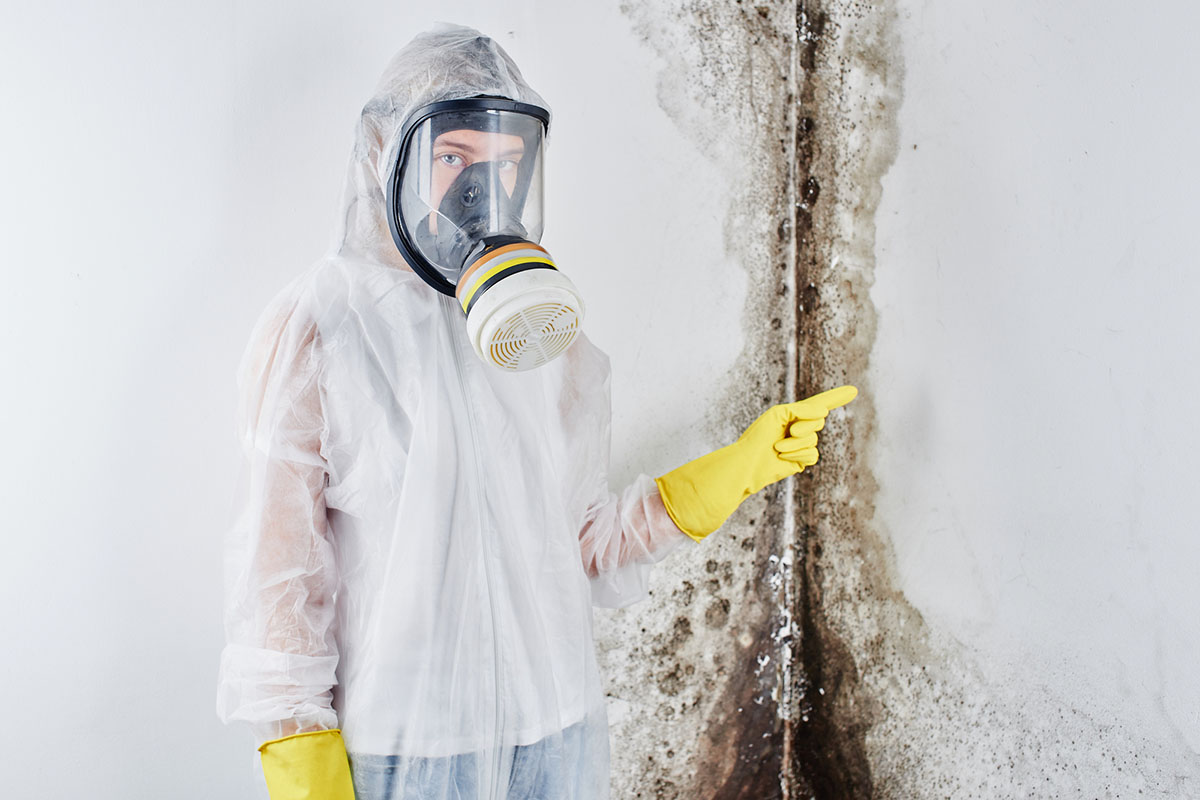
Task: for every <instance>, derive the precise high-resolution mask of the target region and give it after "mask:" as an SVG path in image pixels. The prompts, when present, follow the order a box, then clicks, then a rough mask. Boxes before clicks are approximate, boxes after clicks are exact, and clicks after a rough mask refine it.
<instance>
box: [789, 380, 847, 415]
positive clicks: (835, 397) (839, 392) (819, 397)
mask: <svg viewBox="0 0 1200 800" xmlns="http://www.w3.org/2000/svg"><path fill="white" fill-rule="evenodd" d="M856 397H858V389H856V388H855V387H853V386H849V385H847V386H839V387H838V388H836V389H830V390H829V391H827V392H821V393H820V394H814V395H813V396H812V397H808V398H805V399H804V400H803V401H802V402H805V403H820V404H821V405H823V406H824V407H825V408H827V409H829V410H830V411H832V410H833V409H835V408H840V407H842V406H844V405H846V404H847V403H849V402H850V401H851V400H853V399H854V398H856Z"/></svg>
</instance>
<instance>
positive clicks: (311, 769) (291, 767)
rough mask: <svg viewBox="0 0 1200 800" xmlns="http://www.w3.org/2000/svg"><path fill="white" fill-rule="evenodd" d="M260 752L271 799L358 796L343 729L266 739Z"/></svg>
mask: <svg viewBox="0 0 1200 800" xmlns="http://www.w3.org/2000/svg"><path fill="white" fill-rule="evenodd" d="M258 752H259V753H261V754H262V765H263V776H264V777H266V779H267V789H268V791H270V793H271V800H354V782H353V781H352V780H351V779H350V761H349V759H348V758H346V745H345V743H343V742H342V732H341V731H340V730H332V731H312V732H311V733H297V734H295V735H294V736H285V737H284V738H282V739H275V740H273V741H270V742H266V743H264V744H263V745H262V746H261V747H259V748H258Z"/></svg>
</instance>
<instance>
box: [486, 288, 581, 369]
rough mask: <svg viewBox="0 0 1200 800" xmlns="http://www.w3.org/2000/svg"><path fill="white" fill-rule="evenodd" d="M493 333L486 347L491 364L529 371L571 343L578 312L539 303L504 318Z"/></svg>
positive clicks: (576, 324)
mask: <svg viewBox="0 0 1200 800" xmlns="http://www.w3.org/2000/svg"><path fill="white" fill-rule="evenodd" d="M495 330H496V332H495V334H494V335H493V336H492V337H491V340H490V341H488V342H487V344H486V350H487V352H488V354H489V355H490V356H491V358H492V361H493V362H494V363H495V364H496V365H497V366H499V367H503V368H504V369H510V370H525V369H533V368H534V367H540V366H541V365H542V364H545V363H546V362H548V361H552V360H553V359H554V358H556V357H557V356H558V355H559V354H560V353H562V351H563V350H566V349H567V348H568V347H569V346H570V345H571V342H573V341H575V337H576V336H577V335H578V334H579V311H578V310H577V309H575V308H573V307H572V306H570V305H567V304H566V303H540V304H538V305H535V306H530V307H528V308H525V309H522V310H521V311H518V312H517V313H515V314H513V315H512V316H510V317H508V318H507V319H505V320H504V321H503V322H501V323H500V324H499V325H498V326H497V327H496V329H495Z"/></svg>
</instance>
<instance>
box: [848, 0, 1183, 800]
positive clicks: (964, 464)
mask: <svg viewBox="0 0 1200 800" xmlns="http://www.w3.org/2000/svg"><path fill="white" fill-rule="evenodd" d="M1171 5H1172V7H1171V8H1170V10H1169V11H1167V10H1163V9H1159V10H1157V11H1156V12H1154V13H1147V14H1142V13H1138V12H1135V11H1134V10H1132V9H1131V8H1130V7H1129V6H1128V5H1124V4H1119V3H1115V2H1109V0H1102V2H1086V3H1085V2H1077V1H1076V2H1061V3H1037V2H1024V3H1015V4H996V3H985V4H980V3H950V2H939V3H917V2H910V1H909V0H903V1H902V2H900V3H899V7H900V10H901V34H902V38H903V40H904V53H903V59H904V64H905V70H906V80H905V98H904V104H903V106H902V108H901V110H900V135H901V144H900V152H899V156H898V158H897V160H896V162H895V165H894V166H893V168H892V170H891V172H890V173H889V174H888V175H887V177H886V178H885V180H884V193H883V204H882V206H881V208H880V210H879V213H878V215H877V218H876V219H877V223H878V240H877V248H876V254H877V259H878V260H877V264H876V271H875V275H876V279H877V283H876V284H875V287H874V290H873V293H872V298H873V300H874V302H875V303H876V305H877V307H878V310H879V329H878V339H877V341H876V344H875V349H874V352H873V354H872V372H871V391H872V393H873V396H874V401H875V403H876V407H877V411H878V431H879V434H878V439H877V442H876V448H875V451H874V459H873V468H874V471H875V474H876V477H877V479H878V481H879V483H880V487H881V495H880V497H879V503H878V506H877V516H876V520H877V522H878V523H879V525H880V526H881V528H882V529H883V530H884V531H885V532H886V533H887V535H888V536H889V537H890V539H891V542H892V545H893V548H894V550H895V554H896V559H897V566H898V571H899V575H900V581H901V587H902V589H903V590H904V592H905V594H906V595H907V597H908V599H909V600H910V601H911V602H913V603H914V604H915V606H916V607H917V608H918V609H919V610H920V611H921V613H922V614H923V615H924V616H925V618H926V621H927V622H928V623H929V624H930V626H931V628H933V629H934V630H935V631H938V632H941V633H945V634H949V635H950V636H951V637H952V638H953V640H956V641H957V643H958V645H959V646H961V649H962V651H963V652H965V653H967V654H969V655H970V657H971V660H972V661H974V662H975V663H976V664H977V665H978V667H979V668H980V669H981V670H983V673H984V675H985V676H986V679H987V683H988V684H990V685H992V686H1005V687H1008V688H1009V689H1012V690H1014V692H1015V694H1014V696H1015V697H1019V698H1020V697H1023V698H1025V699H1024V700H1023V701H1022V702H1028V703H1029V707H1028V708H1027V709H1026V713H1028V714H1029V715H1031V716H1038V715H1043V714H1045V715H1047V718H1053V716H1054V713H1055V711H1057V709H1058V706H1060V705H1061V706H1062V707H1065V708H1070V709H1075V710H1078V711H1080V712H1082V713H1083V714H1084V715H1086V716H1087V717H1089V718H1090V719H1091V720H1093V721H1095V722H1096V723H1099V724H1100V725H1101V726H1103V727H1106V728H1109V727H1113V726H1115V727H1116V729H1122V728H1124V729H1126V730H1127V731H1128V732H1129V737H1130V739H1131V740H1132V741H1133V742H1137V741H1140V740H1141V739H1142V737H1144V739H1145V742H1144V744H1140V745H1133V746H1134V747H1136V748H1137V749H1141V750H1142V751H1143V752H1145V753H1151V754H1155V755H1156V757H1158V758H1159V759H1160V765H1161V770H1160V773H1161V774H1159V775H1157V776H1155V777H1154V780H1153V781H1151V783H1153V784H1154V785H1156V786H1162V785H1170V784H1171V783H1172V781H1173V778H1172V772H1174V775H1175V776H1176V779H1182V778H1189V779H1190V780H1194V779H1195V778H1196V777H1197V776H1198V775H1200V760H1198V759H1197V752H1198V751H1200V680H1198V679H1197V676H1196V665H1197V663H1200V617H1198V616H1197V613H1196V609H1197V607H1198V604H1200V583H1198V582H1197V580H1196V566H1197V564H1198V563H1200V537H1197V535H1196V533H1197V525H1196V522H1195V518H1194V516H1195V515H1194V514H1193V513H1192V506H1193V504H1194V501H1195V495H1196V487H1197V485H1198V483H1200V468H1198V467H1197V462H1196V459H1195V453H1196V451H1197V449H1198V448H1200V428H1198V427H1197V425H1196V424H1195V419H1194V418H1195V408H1196V396H1197V393H1198V392H1200V372H1198V370H1197V366H1196V363H1197V356H1198V354H1200V353H1198V347H1197V345H1198V344H1200V337H1198V335H1197V328H1196V304H1197V300H1198V299H1200V270H1197V256H1196V254H1195V242H1194V240H1195V230H1196V219H1197V218H1198V217H1200V199H1197V193H1196V186H1197V181H1198V179H1200V152H1198V151H1197V149H1196V147H1195V146H1194V142H1195V140H1196V129H1197V125H1198V124H1200V111H1197V108H1196V104H1195V102H1194V100H1193V98H1194V97H1195V96H1196V94H1197V91H1198V90H1200V62H1197V60H1196V59H1195V58H1194V55H1193V39H1194V31H1195V29H1196V25H1197V22H1200V12H1197V10H1196V8H1195V7H1194V6H1193V5H1190V4H1184V3H1173V4H1171ZM1068 727H1069V726H1068ZM1069 733H1071V731H1070V730H1064V735H1066V734H1069ZM1013 734H1014V735H1015V736H1019V735H1020V734H1019V732H1018V731H1014V732H1013ZM1084 747H1086V744H1085V743H1083V742H1080V743H1079V745H1078V747H1074V748H1073V747H1065V750H1066V751H1067V752H1071V751H1076V752H1078V751H1082V749H1083V748H1084ZM1105 760H1107V759H1105ZM961 769H964V770H967V769H969V768H966V767H963V768H961ZM1181 773H1182V774H1181ZM1081 780H1082V781H1083V785H1082V788H1085V789H1087V790H1089V791H1090V792H1091V793H1093V794H1094V793H1103V792H1102V789H1103V787H1104V786H1109V787H1110V790H1111V789H1115V788H1119V787H1122V786H1124V787H1126V788H1128V787H1129V786H1130V785H1132V784H1131V783H1129V782H1128V781H1131V780H1132V776H1130V775H1128V774H1126V775H1125V776H1124V779H1122V777H1121V776H1119V775H1117V773H1116V772H1115V771H1114V772H1112V773H1111V774H1107V775H1099V774H1093V775H1091V776H1084V777H1082V778H1081ZM1102 780H1103V783H1101V781H1102ZM1110 781H1115V783H1110ZM1188 785H1190V786H1193V788H1194V783H1188ZM1180 786H1181V785H1180ZM1179 791H1180V792H1182V791H1183V790H1182V788H1180V789H1179ZM1089 796H1090V794H1089ZM1120 796H1124V795H1123V794H1122V795H1120ZM1171 796H1183V794H1182V793H1180V794H1175V793H1171Z"/></svg>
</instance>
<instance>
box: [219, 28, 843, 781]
mask: <svg viewBox="0 0 1200 800" xmlns="http://www.w3.org/2000/svg"><path fill="white" fill-rule="evenodd" d="M549 122H550V115H549V112H548V111H547V110H546V105H545V103H544V102H543V101H542V99H541V98H540V97H539V96H538V95H537V94H536V93H534V92H533V90H532V89H530V88H529V86H528V85H527V84H526V83H525V81H524V80H523V79H522V77H521V74H520V72H519V71H518V69H517V67H516V65H515V64H514V63H513V62H512V60H511V59H510V58H509V57H508V55H507V54H506V53H505V52H504V51H503V50H502V49H501V48H500V47H499V46H498V45H497V44H496V43H495V42H493V41H492V40H491V39H489V38H487V37H485V36H483V35H481V34H480V33H478V32H477V31H474V30H470V29H467V28H459V27H450V26H443V27H441V28H438V29H436V30H434V31H432V32H429V33H425V34H422V35H420V36H418V37H417V38H416V39H415V40H413V41H412V42H411V43H410V44H409V45H407V46H406V47H405V48H403V49H402V50H401V51H400V53H399V54H398V55H397V56H396V57H395V58H394V59H393V60H392V62H391V63H390V64H389V65H388V67H387V70H386V71H385V72H384V75H383V77H382V79H381V81H380V83H379V85H378V88H377V90H376V92H375V95H374V97H372V99H371V100H370V101H369V102H368V103H367V104H366V106H365V107H364V108H363V111H362V115H361V117H360V119H359V123H358V127H357V133H356V139H355V147H354V153H353V157H352V159H351V162H350V169H349V174H348V176H347V180H346V191H345V197H344V203H343V207H342V209H341V217H340V225H339V228H338V233H337V235H336V237H335V244H334V247H333V248H332V250H331V252H330V253H329V255H328V256H326V257H325V258H324V259H322V260H320V261H319V262H317V263H316V264H314V265H313V266H312V267H311V268H310V269H308V270H307V271H305V272H304V273H303V274H301V275H300V276H298V277H297V278H296V279H294V280H293V281H292V282H291V283H289V284H288V285H287V286H286V287H285V288H284V289H283V290H282V291H281V292H279V294H278V295H277V296H276V297H275V298H274V299H273V300H272V302H271V303H270V304H269V305H268V307H267V308H266V310H265V311H264V312H263V314H262V315H261V316H260V318H259V320H258V322H257V324H256V325H255V327H254V331H253V333H252V335H251V339H250V343H249V345H248V346H247V349H246V352H245V355H244V356H243V358H242V362H241V365H240V367H239V379H238V385H239V392H240V395H239V409H238V418H239V434H240V437H241V441H242V443H243V448H244V453H245V460H244V473H243V476H242V479H241V480H240V481H239V492H240V494H239V498H238V514H237V518H236V522H235V523H234V525H233V528H232V530H231V532H230V536H229V544H228V548H227V576H228V587H227V591H228V600H227V612H226V628H227V634H228V644H227V646H226V648H225V650H224V652H223V654H222V660H221V675H220V686H219V696H218V711H219V714H220V716H221V717H222V719H224V720H225V721H233V720H238V721H243V722H246V723H249V724H250V725H251V726H252V727H253V730H254V732H255V734H256V736H257V739H258V741H259V742H260V743H261V745H260V748H259V749H260V752H261V757H262V765H263V770H264V774H265V777H266V782H267V786H268V788H269V791H270V794H271V797H272V798H273V800H293V799H297V798H328V799H330V800H351V799H352V798H356V797H357V798H359V800H418V799H419V800H451V799H452V798H453V799H454V800H474V799H475V798H480V799H482V798H509V799H510V800H526V799H532V798H563V799H564V800H565V799H567V798H570V799H571V800H593V799H594V798H605V797H607V796H608V726H607V721H606V718H605V708H604V691H603V687H602V684H601V680H600V676H599V674H598V671H597V666H596V660H595V655H594V646H593V642H592V620H591V605H592V604H593V603H597V604H602V605H608V606H617V607H619V606H623V605H627V604H629V603H631V602H634V601H636V600H639V599H641V598H643V597H644V596H645V595H646V581H647V573H648V569H649V566H650V565H651V564H653V563H655V562H656V561H658V560H660V559H662V558H663V557H664V556H665V555H666V554H667V553H669V552H670V551H671V550H673V549H674V548H676V547H677V546H678V545H679V544H680V543H682V542H686V541H688V540H689V539H694V540H700V539H702V538H703V537H704V536H706V535H708V534H709V533H711V532H712V531H714V530H716V529H717V528H718V527H720V525H721V524H722V523H723V522H724V520H725V519H726V518H727V517H728V516H729V515H730V514H731V513H732V512H733V511H734V510H735V509H736V508H737V506H738V504H739V503H741V502H742V500H744V499H745V498H746V497H749V496H750V495H751V494H753V493H754V492H757V491H758V490H759V489H761V488H762V487H764V486H766V485H768V484H770V483H772V482H774V481H777V480H781V479H782V478H784V477H786V476H788V475H792V474H795V473H797V472H799V471H801V470H802V469H803V468H804V467H805V466H808V465H811V464H813V463H815V462H816V459H817V452H816V439H817V431H819V430H820V429H821V426H822V424H823V420H824V418H825V416H826V415H827V414H828V413H829V411H830V410H831V409H832V408H835V407H837V406H839V405H842V404H844V403H846V402H849V401H850V400H851V399H853V397H854V394H855V390H854V389H853V387H841V388H840V389H835V390H833V391H831V392H826V393H824V394H822V395H818V396H817V397H814V398H809V399H807V400H804V401H800V402H797V403H792V404H788V405H782V406H776V407H774V408H771V409H769V410H768V411H767V412H766V413H764V414H763V415H762V416H761V417H760V418H759V419H758V420H757V421H755V422H754V423H753V424H752V425H751V426H750V428H748V429H747V430H746V432H745V433H744V434H743V435H742V436H741V438H739V439H738V441H737V442H735V443H733V444H731V445H729V446H728V447H725V448H722V449H720V450H717V451H715V452H713V453H710V454H708V455H706V456H703V457H701V458H699V459H697V460H696V461H693V462H690V463H688V464H685V465H684V466H682V467H680V468H678V469H676V470H674V471H672V472H670V473H667V474H666V475H663V476H660V477H658V478H655V479H651V478H649V477H647V476H645V475H643V476H640V477H639V478H638V479H637V480H635V481H634V482H633V483H632V484H631V485H630V486H628V487H626V488H624V490H623V491H621V492H620V493H615V492H613V491H611V490H610V488H609V486H608V481H607V477H606V469H607V465H608V459H609V431H610V421H611V411H610V401H609V365H608V360H607V358H606V357H605V356H604V354H603V353H601V352H600V351H599V350H597V349H596V348H595V347H594V346H593V345H592V344H591V343H590V342H589V341H588V339H587V337H586V336H584V335H583V334H582V333H581V332H580V324H581V321H582V318H583V313H584V309H583V304H582V300H581V298H580V297H579V295H578V292H577V291H576V289H575V287H574V286H573V284H571V282H570V280H569V279H568V278H567V277H566V276H565V275H564V274H563V273H561V272H560V271H559V270H558V268H557V265H556V264H555V263H554V261H553V259H552V258H551V257H550V254H549V253H547V252H546V251H545V250H544V249H543V248H541V247H540V245H539V244H538V241H539V239H540V236H541V203H542V181H541V170H542V161H543V158H544V151H543V144H544V137H545V133H546V129H547V127H548V125H549Z"/></svg>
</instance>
